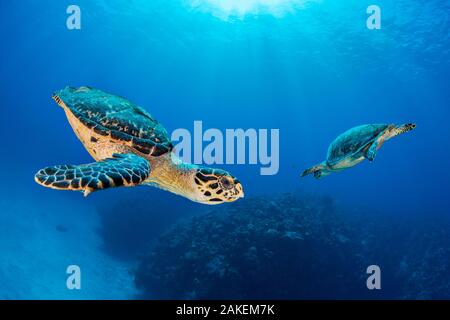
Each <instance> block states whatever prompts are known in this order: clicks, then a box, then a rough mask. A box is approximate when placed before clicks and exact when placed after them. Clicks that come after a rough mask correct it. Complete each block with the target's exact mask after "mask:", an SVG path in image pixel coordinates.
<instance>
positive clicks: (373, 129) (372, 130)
mask: <svg viewBox="0 0 450 320" xmlns="http://www.w3.org/2000/svg"><path fill="white" fill-rule="evenodd" d="M388 127H389V125H387V124H366V125H361V126H358V127H354V128H352V129H349V130H347V131H346V132H344V133H342V134H341V135H339V136H338V137H337V138H336V139H335V140H334V141H333V142H332V143H331V144H330V147H329V148H328V155H327V164H328V165H329V166H333V165H335V164H337V163H339V162H340V161H342V160H343V159H345V158H347V157H351V156H353V155H356V154H357V153H358V152H360V151H361V150H362V149H363V148H364V147H366V146H367V145H368V144H369V143H372V142H373V141H374V140H375V138H376V137H377V136H378V135H379V134H380V133H381V132H383V131H384V130H386V129H387V128H388Z"/></svg>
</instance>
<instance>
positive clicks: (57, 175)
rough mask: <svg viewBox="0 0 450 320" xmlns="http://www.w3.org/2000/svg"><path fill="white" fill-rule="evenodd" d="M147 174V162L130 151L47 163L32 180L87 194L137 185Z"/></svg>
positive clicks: (52, 186)
mask: <svg viewBox="0 0 450 320" xmlns="http://www.w3.org/2000/svg"><path fill="white" fill-rule="evenodd" d="M149 174H150V163H149V162H148V161H147V160H145V159H144V158H141V157H139V156H137V155H135V154H131V153H130V154H114V155H113V158H109V159H105V160H102V161H99V162H94V163H89V164H81V165H60V166H53V167H47V168H44V169H41V170H39V172H38V173H36V175H35V176H34V180H35V181H36V182H37V183H39V184H40V185H43V186H44V187H48V188H53V189H60V190H76V191H82V192H83V193H84V196H87V195H88V194H89V193H91V192H94V191H97V190H102V189H107V188H114V187H121V186H124V187H133V186H136V185H139V184H140V183H142V182H143V181H145V180H146V179H147V178H148V176H149Z"/></svg>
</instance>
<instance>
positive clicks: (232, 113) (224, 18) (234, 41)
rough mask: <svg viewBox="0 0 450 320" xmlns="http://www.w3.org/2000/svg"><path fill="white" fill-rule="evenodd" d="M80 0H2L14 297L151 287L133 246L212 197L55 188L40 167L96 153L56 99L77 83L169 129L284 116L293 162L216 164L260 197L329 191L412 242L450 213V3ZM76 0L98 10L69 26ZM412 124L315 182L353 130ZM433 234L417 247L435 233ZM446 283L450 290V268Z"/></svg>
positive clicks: (5, 216) (266, 121) (3, 248)
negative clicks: (78, 284) (73, 284)
mask: <svg viewBox="0 0 450 320" xmlns="http://www.w3.org/2000/svg"><path fill="white" fill-rule="evenodd" d="M75 2H76V3H75ZM75 2H74V3H72V1H58V2H55V1H50V0H47V1H39V2H38V1H31V0H21V1H14V2H13V1H6V0H0V35H1V40H2V50H1V53H0V57H1V64H0V88H1V89H0V90H1V91H0V92H1V97H2V101H1V105H2V107H1V108H0V110H1V115H2V119H3V121H2V126H1V127H0V130H1V134H2V137H3V139H2V144H3V148H2V150H3V153H2V157H1V158H0V164H1V167H2V168H3V172H2V181H3V183H1V184H0V190H1V195H2V196H1V198H0V200H1V203H0V231H1V232H0V298H4V299H28V298H32V299H49V298H50V299H51V298H63V299H80V298H87V299H96V298H106V299H126V298H134V297H136V296H137V295H138V294H139V288H137V287H136V285H135V279H134V277H135V276H134V270H135V269H136V267H137V265H139V263H140V262H139V259H138V258H136V256H135V255H134V253H133V252H134V251H133V250H134V249H133V247H132V246H136V245H139V244H142V243H145V244H148V245H151V244H152V243H153V242H156V241H157V239H158V237H159V236H161V234H162V233H163V232H164V231H166V230H167V229H169V228H170V227H172V226H174V225H175V224H177V223H179V222H180V221H182V220H184V219H187V218H188V217H191V216H194V215H201V214H202V213H203V212H204V211H205V210H209V209H211V208H205V207H204V206H203V205H201V204H194V203H191V202H189V201H188V200H186V199H183V198H179V197H177V196H175V195H173V194H170V193H167V192H163V191H161V190H157V189H154V188H150V187H139V188H123V189H120V188H118V189H111V190H106V191H102V192H99V193H95V194H93V195H91V196H89V197H88V198H84V197H82V195H81V194H80V193H76V192H62V191H54V190H50V189H45V188H42V187H41V186H39V185H37V184H36V183H35V182H34V180H33V176H34V174H35V172H36V171H37V170H39V169H40V168H43V167H45V166H48V165H54V164H66V163H70V164H79V163H88V162H90V161H91V158H90V156H89V154H88V153H87V152H86V151H85V149H84V148H83V146H82V145H81V143H80V142H79V141H78V140H77V138H76V136H75V135H74V134H73V131H72V129H71V127H70V126H69V124H68V122H67V120H66V118H65V115H64V113H63V112H62V110H61V109H60V108H59V107H57V105H56V104H55V103H54V102H53V101H52V100H51V95H52V93H53V92H54V91H56V90H59V89H61V88H64V87H65V86H68V85H70V86H81V85H89V86H94V87H97V88H100V89H102V90H105V91H107V92H111V93H114V94H117V95H121V96H124V97H127V98H128V99H130V100H131V101H133V102H136V103H137V104H139V105H142V106H144V107H145V108H146V109H147V110H148V111H149V112H151V113H152V115H153V116H154V117H155V118H157V119H158V120H159V121H161V122H162V123H163V124H164V126H165V127H166V128H167V130H168V131H169V132H172V131H173V130H175V129H177V128H186V129H189V130H191V129H192V128H193V125H194V121H195V120H201V121H202V122H203V126H204V127H205V128H218V129H221V130H225V129H227V128H244V129H247V128H257V129H258V128H267V129H272V128H274V129H279V130H280V155H279V156H280V170H279V172H278V174H276V175H273V176H261V175H260V174H259V169H260V168H259V166H257V165H216V166H217V167H221V168H224V169H227V170H230V172H232V173H233V174H234V175H236V176H237V177H238V178H239V179H240V180H241V181H242V183H243V185H244V188H245V194H246V199H247V198H249V199H252V197H258V196H264V197H267V199H268V200H267V201H270V199H272V198H271V197H273V196H276V195H278V194H281V193H287V192H288V193H293V194H304V193H308V194H314V195H327V196H329V197H331V198H332V199H333V201H334V203H335V204H336V206H339V207H342V208H352V210H357V209H355V208H364V210H367V211H370V212H371V213H368V215H370V219H373V220H374V221H378V222H379V223H380V224H386V223H389V221H390V220H389V218H390V217H395V218H396V219H400V221H404V223H405V224H404V225H403V228H404V230H403V231H401V232H402V233H401V234H399V235H398V237H399V238H402V237H403V236H402V235H404V236H405V237H406V235H408V234H409V233H412V232H414V231H415V230H416V227H417V228H419V225H415V224H414V223H411V222H409V221H422V220H424V221H434V222H436V223H437V224H438V225H439V224H443V223H444V222H446V221H447V216H448V213H449V208H450V198H449V197H448V194H449V188H448V181H450V173H449V172H450V171H449V170H448V169H447V166H448V163H449V161H448V159H449V157H450V141H449V136H450V129H449V128H450V127H449V125H448V121H449V116H450V111H449V97H450V95H449V75H450V41H449V34H450V32H449V31H450V22H449V13H450V10H449V9H450V2H449V1H445V0H432V1H416V0H415V1H406V0H400V1H395V2H394V1H386V0H375V1H365V0H348V1H345V2H344V1H339V2H338V1H330V0H321V1H313V0H311V1H294V0H292V1H288V0H285V1H262V0H261V1H257V0H253V1H248V2H247V5H243V4H242V3H246V2H245V1H244V0H242V2H239V1H231V0H230V1H227V0H222V1H219V0H217V1H214V0H164V1H163V0H153V1H144V0H134V1H106V0H95V1H94V0H90V1H86V0H77V1H75ZM72 4H76V5H78V6H79V7H80V9H81V30H68V28H67V26H66V19H67V18H68V16H69V15H68V14H67V13H66V9H67V7H68V6H69V5H72ZM372 4H376V5H378V6H379V7H380V8H381V10H382V11H381V12H382V20H381V21H382V27H381V29H380V30H369V29H368V28H367V27H366V20H367V18H368V14H367V13H366V9H367V7H368V6H369V5H372ZM409 122H413V123H416V124H417V129H416V130H415V131H413V132H411V133H408V134H405V135H402V136H400V137H398V138H395V139H393V140H392V141H389V142H387V143H386V144H385V145H384V146H383V148H382V149H381V150H380V152H379V154H378V156H377V158H376V160H375V161H374V162H373V163H369V162H367V161H366V162H363V163H362V164H360V165H358V166H357V167H355V168H352V169H350V170H347V171H345V172H342V173H337V174H332V175H330V176H328V177H325V178H323V179H321V180H315V179H313V178H311V177H308V178H300V173H301V172H302V171H303V170H304V169H305V168H307V167H310V166H312V165H314V164H316V163H318V162H321V161H323V160H324V159H325V155H326V150H327V147H328V145H329V143H330V142H331V141H332V140H333V139H334V138H335V137H336V136H337V135H338V134H340V133H341V132H343V131H345V130H347V129H348V128H351V127H353V126H356V125H359V124H365V123H409ZM130 203H133V204H137V205H138V206H137V207H129V206H128V205H127V204H130ZM234 205H237V203H233V204H227V205H223V206H227V207H228V208H233V206H234ZM130 208H131V209H130ZM136 208H138V209H139V212H136V210H138V209H136ZM344 214H345V213H344ZM386 217H387V218H386ZM256 219H257V218H256ZM141 221H146V224H145V227H142V228H143V229H142V230H141V229H139V230H140V233H139V236H136V234H135V233H134V232H133V230H135V229H136V228H138V226H139V225H140V222H141ZM150 226H152V227H150ZM420 227H422V226H420ZM146 228H148V229H146ZM363 228H367V226H365V221H364V219H362V221H361V222H360V229H363ZM357 229H358V228H357ZM421 230H423V233H422V235H423V237H421V236H420V235H419V236H418V237H416V238H414V241H415V242H414V243H411V245H412V246H414V245H420V244H421V243H422V242H426V241H429V237H430V235H432V234H434V231H433V230H434V229H431V227H430V229H427V228H423V229H421ZM377 236H378V237H379V238H380V241H381V243H382V241H383V233H382V232H380V233H379V234H377ZM405 237H403V238H405ZM237 240H239V239H237ZM386 241H387V240H386ZM430 241H431V240H430ZM442 241H444V240H442ZM417 242H418V243H417ZM431 242H432V243H433V244H434V245H435V246H436V247H439V246H442V245H444V243H440V242H439V241H437V240H433V241H431ZM383 245H384V246H386V247H388V246H393V247H394V248H395V246H396V243H392V242H386V243H384V244H381V246H383ZM142 250H143V251H145V250H147V249H146V247H145V246H142V247H140V248H139V251H142ZM312 250H314V248H312ZM399 250H400V249H399ZM130 251H131V253H130ZM420 258H421V257H420V255H419V257H418V258H417V259H420ZM445 259H447V260H445ZM449 259H450V256H445V257H444V261H448V260H449ZM389 262H390V261H384V260H383V259H381V260H380V261H375V262H373V263H378V264H380V265H381V267H382V266H383V263H385V264H389ZM71 264H76V265H79V266H80V268H81V270H82V279H83V280H82V289H81V290H68V289H67V287H66V278H67V274H66V268H67V266H68V265H71ZM442 267H443V268H444V269H447V268H448V265H447V266H442ZM430 272H431V271H430ZM362 276H363V277H364V276H365V270H362ZM364 281H365V280H364ZM440 281H441V282H442V283H443V284H442V283H441V284H442V285H444V286H445V285H447V284H448V285H449V286H450V273H447V276H446V277H444V278H442V279H441V280H440ZM364 283H365V282H363V284H364ZM416 289H417V288H414V287H413V288H411V290H412V291H414V290H416ZM428 289H429V288H428ZM255 290H257V289H255ZM421 290H422V291H426V289H423V288H422V289H421ZM442 292H445V291H442ZM447 292H448V293H449V295H448V296H445V294H444V295H442V294H441V296H439V297H441V298H442V297H443V298H450V291H447ZM229 295H230V297H233V292H232V291H231V293H229ZM255 295H257V293H255ZM155 296H158V294H157V293H156V294H155ZM424 296H425V297H433V296H426V295H424ZM194 297H195V296H194ZM273 298H277V297H273ZM334 298H339V296H338V295H337V296H335V297H334Z"/></svg>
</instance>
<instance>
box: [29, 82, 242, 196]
mask: <svg viewBox="0 0 450 320" xmlns="http://www.w3.org/2000/svg"><path fill="white" fill-rule="evenodd" d="M52 98H53V100H55V101H56V103H57V104H58V105H59V106H61V107H62V108H63V110H64V111H65V113H66V116H67V119H68V120H69V123H70V125H71V126H72V128H73V130H74V132H75V134H76V135H77V137H78V139H79V140H81V142H82V143H83V145H84V147H85V148H86V150H87V151H88V152H89V154H90V155H91V156H92V157H93V158H94V159H95V161H96V162H94V163H89V164H82V165H57V166H51V167H47V168H44V169H41V170H39V171H38V172H37V173H36V175H35V181H36V182H37V183H39V184H41V185H43V186H44V187H48V188H53V189H61V190H76V191H82V192H83V193H84V195H85V196H87V195H88V194H89V193H91V192H93V191H97V190H102V189H107V188H113V187H120V186H124V187H134V186H138V185H150V186H154V187H159V188H161V189H164V190H166V191H170V192H173V193H175V194H178V195H181V196H183V197H186V198H188V199H190V200H192V201H195V202H199V203H203V204H220V203H224V202H232V201H235V200H237V199H239V198H241V197H243V196H244V193H243V188H242V185H241V183H240V182H239V180H237V179H236V178H235V177H234V176H232V175H231V174H229V173H228V172H226V171H224V170H220V169H212V168H207V167H202V166H197V165H193V164H187V163H183V162H182V161H181V160H180V159H179V158H178V157H177V156H176V155H175V154H174V153H173V152H172V150H173V144H172V142H171V141H170V139H169V137H168V134H167V131H166V129H164V127H163V126H162V125H161V124H160V123H159V122H158V121H157V120H155V119H154V118H153V117H152V116H151V115H150V114H149V113H148V112H146V111H145V110H144V109H142V108H140V107H139V106H137V105H135V104H133V103H132V102H130V101H128V100H126V99H124V98H122V97H118V96H115V95H112V94H109V93H106V92H104V91H101V90H98V89H95V88H92V87H79V88H73V87H67V88H65V89H63V90H60V91H58V92H56V93H55V94H53V97H52Z"/></svg>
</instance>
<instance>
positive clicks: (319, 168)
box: [301, 163, 325, 178]
mask: <svg viewBox="0 0 450 320" xmlns="http://www.w3.org/2000/svg"><path fill="white" fill-rule="evenodd" d="M324 169H325V165H324V164H323V163H319V164H318V165H315V166H314V167H311V168H308V169H306V170H305V171H303V172H302V175H301V176H302V177H305V176H307V175H309V174H314V177H316V178H320V177H321V176H322V171H323V170H324Z"/></svg>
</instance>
